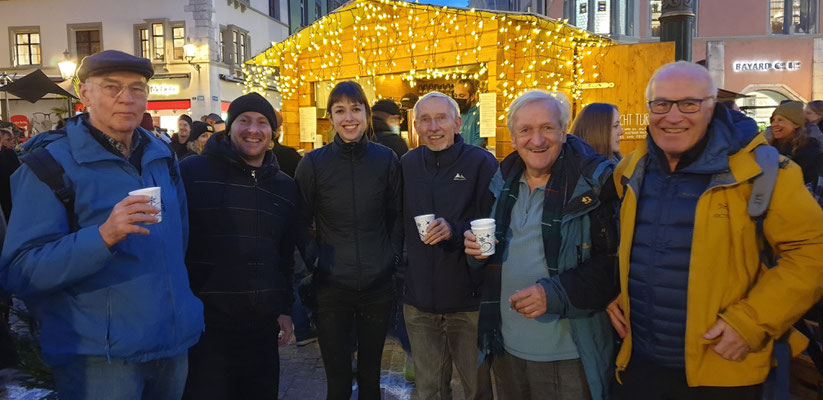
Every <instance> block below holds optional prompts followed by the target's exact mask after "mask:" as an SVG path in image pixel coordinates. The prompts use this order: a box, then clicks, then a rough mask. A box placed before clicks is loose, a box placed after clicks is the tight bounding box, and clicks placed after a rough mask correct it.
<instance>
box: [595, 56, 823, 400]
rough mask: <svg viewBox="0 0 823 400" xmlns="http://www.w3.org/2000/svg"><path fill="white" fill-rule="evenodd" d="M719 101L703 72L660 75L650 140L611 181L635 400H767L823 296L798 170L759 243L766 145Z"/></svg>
mask: <svg viewBox="0 0 823 400" xmlns="http://www.w3.org/2000/svg"><path fill="white" fill-rule="evenodd" d="M716 96H717V88H716V87H715V85H714V83H713V82H712V79H711V77H710V76H709V74H708V71H707V70H706V69H705V68H703V67H702V66H699V65H697V64H691V63H687V62H685V61H679V62H676V63H670V64H667V65H665V66H663V67H661V68H660V69H658V70H657V71H656V72H655V74H654V76H652V78H651V80H650V81H649V84H648V87H647V90H646V98H647V100H648V109H649V127H648V133H649V134H648V136H647V138H646V141H645V143H642V144H640V146H638V148H637V149H636V150H635V151H634V152H633V153H632V154H630V155H629V156H627V157H626V158H625V159H623V161H622V162H621V163H620V164H619V165H618V167H617V169H616V170H615V173H614V179H615V184H616V186H617V189H618V192H619V193H620V194H621V196H622V198H623V203H622V208H621V214H620V225H621V226H620V229H621V233H620V237H621V243H620V247H619V252H618V254H619V258H620V284H621V285H620V286H621V295H620V296H619V297H618V300H617V304H618V305H619V306H620V308H622V312H621V311H620V310H619V309H617V307H611V309H610V310H609V311H610V312H609V314H610V317H611V318H612V324H613V325H614V326H615V328H617V330H618V333H620V335H621V336H623V337H624V341H623V346H622V348H621V349H620V353H619V355H618V357H617V368H618V377H619V380H620V382H621V383H622V385H620V386H619V389H618V393H619V394H620V395H621V396H620V397H622V398H625V399H638V398H643V399H662V398H676V399H759V398H760V396H761V391H762V390H763V388H762V386H763V385H762V384H763V382H764V381H765V379H766V375H767V374H768V373H769V369H770V368H771V366H772V360H773V348H774V344H775V340H776V339H778V338H780V337H781V336H782V335H783V334H784V333H785V332H786V331H788V330H789V329H790V328H791V326H792V324H793V323H794V322H796V321H797V320H798V319H799V318H800V317H801V316H802V315H803V314H804V313H805V311H806V310H808V309H809V308H810V307H811V305H812V304H814V303H815V302H816V301H817V300H818V299H819V298H820V296H821V293H822V292H823V290H822V289H823V288H822V287H821V282H823V259H821V258H820V254H823V211H821V209H820V207H819V206H818V205H817V204H816V203H815V201H814V199H813V198H812V196H811V195H810V194H809V193H808V191H806V190H804V189H803V182H802V179H801V178H802V176H801V171H800V168H798V167H797V165H794V164H790V163H789V164H786V165H782V166H780V167H779V169H778V166H777V164H778V163H777V160H776V159H775V160H774V163H773V164H774V166H775V167H774V169H775V170H777V172H776V173H777V181H776V184H775V187H774V191H773V196H772V198H771V202H770V204H769V208H768V211H767V213H766V214H765V218H764V219H763V223H762V229H763V234H762V235H758V234H757V233H756V232H757V231H758V228H757V227H756V226H755V225H756V222H755V219H754V218H752V217H750V216H749V209H748V201H749V197H750V196H752V192H753V179H754V178H755V177H756V176H758V175H759V174H761V166H760V164H759V163H758V162H757V161H756V159H755V149H756V148H757V147H759V146H765V145H766V141H765V139H764V138H763V135H761V134H758V132H757V130H756V129H754V128H753V127H752V124H751V123H750V122H748V121H745V120H744V119H743V118H740V117H741V115H740V114H735V113H734V112H730V111H729V110H727V109H726V108H725V107H724V106H722V105H717V104H716V102H717V99H716ZM760 151H762V150H760ZM760 151H758V152H760ZM784 161H785V160H784ZM781 164H782V163H781ZM764 165H765V164H764ZM759 238H765V240H766V241H768V245H769V246H770V247H771V248H772V249H773V250H774V252H775V254H776V255H777V263H776V266H774V267H773V268H766V266H765V265H762V264H761V262H760V252H759V251H758V244H759V243H758V240H759ZM629 316H631V318H629ZM789 344H790V345H792V349H793V350H795V351H799V350H802V349H801V348H800V346H794V345H795V344H797V342H795V340H794V337H789Z"/></svg>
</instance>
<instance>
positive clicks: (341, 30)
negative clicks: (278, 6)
mask: <svg viewBox="0 0 823 400" xmlns="http://www.w3.org/2000/svg"><path fill="white" fill-rule="evenodd" d="M613 44H614V43H613V42H612V41H610V40H609V39H608V38H605V37H602V36H598V35H593V34H591V33H589V32H587V31H585V30H581V29H578V28H576V27H574V26H571V25H568V24H566V23H565V22H564V21H555V20H550V19H547V18H543V17H538V16H535V15H527V14H517V13H503V12H494V11H483V10H474V9H463V8H453V7H445V6H436V5H428V4H419V3H409V2H405V1H394V0H355V1H354V2H352V3H350V4H348V5H346V6H344V7H342V8H340V9H338V10H337V11H335V12H333V13H331V14H328V15H326V16H324V17H322V18H320V19H319V20H318V21H315V22H314V23H313V24H311V25H310V26H308V27H306V28H304V29H303V30H301V31H300V32H298V33H296V34H294V35H292V36H290V37H289V38H287V39H286V40H284V41H282V42H279V43H272V47H271V48H269V49H268V50H266V51H265V52H263V53H261V54H260V55H258V56H257V57H255V58H253V59H252V60H250V61H249V62H248V63H247V64H246V65H244V68H243V72H244V74H245V77H246V79H245V84H244V90H245V91H246V92H249V91H257V92H264V91H265V90H266V89H267V88H268V87H270V86H271V85H272V84H273V85H275V86H276V87H277V88H278V89H279V91H280V93H281V96H282V98H283V99H297V98H298V96H307V95H308V93H310V92H311V91H310V90H309V87H308V86H309V85H312V84H314V83H315V82H320V83H326V84H327V85H329V86H333V85H334V84H335V82H336V81H337V80H341V79H355V80H358V79H360V78H361V77H372V78H374V77H377V76H384V77H391V78H395V77H399V78H400V79H402V80H404V81H406V82H408V84H409V85H410V86H411V87H414V86H415V85H417V83H418V82H419V81H421V80H432V79H438V78H445V79H458V78H473V79H477V80H479V81H480V82H481V86H483V85H482V84H483V83H486V84H487V85H488V88H487V90H488V91H494V92H497V93H499V95H500V96H502V100H505V104H508V103H510V101H511V100H513V99H514V98H516V97H517V96H519V95H520V94H522V93H523V92H524V91H525V90H528V89H532V88H541V89H547V90H555V91H557V90H559V91H564V92H566V93H567V94H568V95H569V96H570V97H571V98H573V99H580V98H581V96H582V90H581V85H582V84H583V83H585V82H586V80H587V79H589V80H591V79H595V80H596V79H597V77H598V73H597V67H598V66H597V63H596V62H589V60H592V57H591V56H592V55H593V54H594V55H595V58H596V57H597V56H598V55H602V54H604V53H605V51H607V49H608V47H609V46H611V45H613ZM584 60H586V61H587V62H585V64H587V65H584ZM506 111H508V109H506ZM501 118H503V116H502V115H501Z"/></svg>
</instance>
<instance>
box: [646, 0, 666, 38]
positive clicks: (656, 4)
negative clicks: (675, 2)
mask: <svg viewBox="0 0 823 400" xmlns="http://www.w3.org/2000/svg"><path fill="white" fill-rule="evenodd" d="M662 10H663V2H662V1H661V0H651V1H649V12H650V14H651V16H650V18H651V20H650V23H649V26H650V27H651V37H660V14H661V13H662Z"/></svg>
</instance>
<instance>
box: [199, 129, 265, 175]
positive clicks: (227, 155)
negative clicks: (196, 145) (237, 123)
mask: <svg viewBox="0 0 823 400" xmlns="http://www.w3.org/2000/svg"><path fill="white" fill-rule="evenodd" d="M202 155H204V156H209V157H214V158H218V159H221V160H223V161H225V162H226V163H228V164H230V165H233V166H235V167H236V168H239V169H242V170H244V171H245V170H252V169H254V167H252V166H250V165H248V164H246V161H245V160H243V158H242V157H240V155H239V154H237V151H235V150H234V147H233V146H232V144H231V139H229V135H228V134H227V133H226V132H225V131H222V132H219V133H216V134H214V135H212V136H211V137H210V138H209V140H208V141H207V142H206V146H204V147H203V153H202ZM279 170H280V165H278V164H277V158H276V157H275V156H274V154H273V153H272V152H271V150H267V151H266V155H265V156H264V158H263V165H262V166H261V167H260V169H259V170H258V171H259V172H261V173H263V174H272V175H273V174H276V173H277V171H279Z"/></svg>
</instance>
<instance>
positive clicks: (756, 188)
mask: <svg viewBox="0 0 823 400" xmlns="http://www.w3.org/2000/svg"><path fill="white" fill-rule="evenodd" d="M754 157H755V161H756V162H757V165H758V166H759V167H760V169H761V171H762V172H761V173H760V175H758V176H756V177H754V179H753V181H752V194H751V196H749V205H748V212H749V216H750V217H752V219H754V221H755V231H756V235H757V247H758V250H759V253H760V262H762V263H763V264H765V265H766V266H767V267H768V268H772V267H774V266H775V265H777V261H776V260H775V257H774V251H773V250H772V247H771V246H770V245H769V243H768V242H767V241H766V235H765V234H764V233H763V221H764V220H765V219H766V211H767V210H768V209H769V203H770V202H771V201H772V193H773V192H774V187H775V185H776V184H777V172H778V170H779V169H780V154H779V153H778V152H777V149H775V148H774V147H772V146H765V145H764V146H757V147H756V148H755V149H754Z"/></svg>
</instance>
